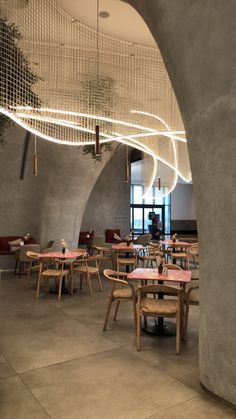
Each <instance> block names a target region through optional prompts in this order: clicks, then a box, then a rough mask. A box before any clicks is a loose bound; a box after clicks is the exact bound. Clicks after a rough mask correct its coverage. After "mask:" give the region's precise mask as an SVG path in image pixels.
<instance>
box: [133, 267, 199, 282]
mask: <svg viewBox="0 0 236 419" xmlns="http://www.w3.org/2000/svg"><path fill="white" fill-rule="evenodd" d="M191 275H192V272H191V271H183V270H174V269H173V270H171V269H168V274H167V275H163V274H159V273H158V269H157V268H156V269H151V268H137V269H135V270H134V271H133V272H131V273H129V275H128V277H127V278H128V279H136V280H137V279H140V280H141V279H143V280H146V281H173V282H184V283H185V282H190V281H191Z"/></svg>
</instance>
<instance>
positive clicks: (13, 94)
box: [0, 18, 41, 145]
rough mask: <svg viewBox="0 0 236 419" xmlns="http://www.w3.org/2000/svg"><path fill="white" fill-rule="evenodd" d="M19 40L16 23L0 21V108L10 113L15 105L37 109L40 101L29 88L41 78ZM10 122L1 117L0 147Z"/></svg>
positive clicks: (4, 116)
mask: <svg viewBox="0 0 236 419" xmlns="http://www.w3.org/2000/svg"><path fill="white" fill-rule="evenodd" d="M21 38H22V36H21V34H20V32H19V29H18V27H17V26H16V25H15V23H9V22H8V21H7V20H6V19H5V18H0V87H1V96H0V106H1V107H2V108H5V109H9V110H11V111H12V107H13V108H14V107H15V106H20V105H21V106H32V107H34V108H39V107H40V106H41V101H40V99H39V97H38V96H37V95H36V93H34V92H33V90H32V86H33V85H34V84H35V83H37V82H38V81H39V80H40V79H41V78H40V77H39V76H37V74H35V73H34V72H33V71H32V70H31V68H30V64H29V62H28V60H27V59H26V58H25V56H24V54H23V52H22V50H21V49H20V47H19V45H18V43H19V41H20V39H21ZM12 124H13V122H12V120H11V119H10V118H8V117H7V116H6V115H4V114H0V145H4V144H5V143H6V140H5V130H6V128H7V127H9V126H10V125H12Z"/></svg>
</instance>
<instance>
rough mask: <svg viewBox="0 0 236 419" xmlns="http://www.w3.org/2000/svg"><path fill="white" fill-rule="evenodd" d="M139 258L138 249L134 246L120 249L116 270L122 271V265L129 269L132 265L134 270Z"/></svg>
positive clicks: (117, 255)
mask: <svg viewBox="0 0 236 419" xmlns="http://www.w3.org/2000/svg"><path fill="white" fill-rule="evenodd" d="M137 264H138V258H137V253H136V250H135V249H133V248H132V247H131V248H130V249H128V248H127V249H125V250H119V251H117V253H116V270H117V271H118V272H120V267H121V266H125V267H126V269H127V270H128V269H129V267H131V269H132V270H134V269H135V268H136V267H137Z"/></svg>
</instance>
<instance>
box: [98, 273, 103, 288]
mask: <svg viewBox="0 0 236 419" xmlns="http://www.w3.org/2000/svg"><path fill="white" fill-rule="evenodd" d="M97 278H98V286H99V291H102V282H101V277H100V273H99V271H98V273H97Z"/></svg>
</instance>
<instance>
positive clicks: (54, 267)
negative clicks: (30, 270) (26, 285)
mask: <svg viewBox="0 0 236 419" xmlns="http://www.w3.org/2000/svg"><path fill="white" fill-rule="evenodd" d="M65 264H67V266H68V264H71V261H70V260H69V259H68V260H61V259H54V258H53V259H52V258H41V259H40V268H39V275H38V280H37V292H36V297H37V298H38V297H39V291H40V283H41V280H43V281H44V288H45V289H46V290H47V291H48V285H49V280H50V278H53V279H55V283H56V286H57V289H58V300H60V299H61V290H62V281H63V279H64V278H66V277H67V276H68V278H69V289H70V290H72V286H71V282H72V271H71V269H70V268H69V269H68V268H65ZM45 285H46V287H45Z"/></svg>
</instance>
